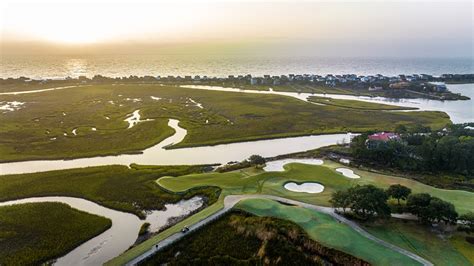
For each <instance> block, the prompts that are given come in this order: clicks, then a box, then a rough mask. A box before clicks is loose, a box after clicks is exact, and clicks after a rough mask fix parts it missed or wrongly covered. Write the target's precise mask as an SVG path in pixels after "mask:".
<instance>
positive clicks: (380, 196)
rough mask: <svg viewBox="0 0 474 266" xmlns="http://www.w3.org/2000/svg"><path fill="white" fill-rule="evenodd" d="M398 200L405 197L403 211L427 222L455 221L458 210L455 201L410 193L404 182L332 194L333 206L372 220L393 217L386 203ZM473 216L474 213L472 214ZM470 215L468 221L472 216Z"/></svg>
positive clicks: (359, 187) (354, 188)
mask: <svg viewBox="0 0 474 266" xmlns="http://www.w3.org/2000/svg"><path fill="white" fill-rule="evenodd" d="M390 197H391V198H394V199H397V200H398V204H399V205H400V200H401V199H402V200H405V199H406V207H405V208H404V211H406V212H410V213H412V214H414V215H416V216H418V219H419V221H420V222H422V223H425V224H432V223H439V222H444V223H445V224H453V223H456V221H457V218H458V213H457V212H456V210H455V207H454V205H453V204H451V203H449V202H446V201H444V200H441V199H439V198H436V197H432V196H431V195H430V194H427V193H420V194H411V189H409V188H407V187H405V186H402V185H399V184H397V185H392V186H390V187H389V188H388V189H387V190H383V189H381V188H377V187H375V186H373V185H364V186H360V185H357V186H355V187H351V188H349V189H347V190H341V191H337V192H335V193H333V194H332V198H331V204H332V205H333V207H334V208H342V210H343V211H344V212H346V211H347V210H350V212H351V213H352V214H353V215H354V216H355V217H356V218H358V219H362V220H371V219H374V218H386V217H390V213H391V210H390V207H389V205H388V203H387V201H388V199H389V198H390ZM470 215H471V216H474V215H472V214H470ZM471 216H469V215H467V216H466V217H463V216H462V217H461V219H463V218H465V220H469V219H471V220H470V221H471V227H470V228H471V229H472V218H473V217H471Z"/></svg>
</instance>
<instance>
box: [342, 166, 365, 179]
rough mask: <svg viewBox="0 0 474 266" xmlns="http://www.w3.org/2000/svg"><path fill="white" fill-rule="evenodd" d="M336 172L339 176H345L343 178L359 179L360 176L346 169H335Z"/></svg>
mask: <svg viewBox="0 0 474 266" xmlns="http://www.w3.org/2000/svg"><path fill="white" fill-rule="evenodd" d="M336 171H337V172H339V173H341V174H342V175H343V176H345V177H349V178H360V176H359V175H356V174H354V171H352V170H351V169H347V168H337V169H336Z"/></svg>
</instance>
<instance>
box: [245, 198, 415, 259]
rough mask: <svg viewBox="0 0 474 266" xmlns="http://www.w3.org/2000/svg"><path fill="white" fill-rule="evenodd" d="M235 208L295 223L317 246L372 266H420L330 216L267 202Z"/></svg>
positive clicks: (246, 203) (259, 201) (261, 200)
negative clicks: (342, 253) (330, 249)
mask: <svg viewBox="0 0 474 266" xmlns="http://www.w3.org/2000/svg"><path fill="white" fill-rule="evenodd" d="M236 208H238V209H241V210H244V211H247V212H250V213H252V214H255V215H258V216H269V217H276V218H280V219H285V220H289V221H292V222H294V223H296V224H298V225H299V226H301V227H302V228H303V229H304V230H305V231H306V233H307V234H308V235H309V236H310V237H311V238H312V239H313V240H315V241H317V242H318V243H320V244H322V245H324V246H327V247H331V248H335V249H337V250H341V251H343V252H346V253H348V254H351V255H353V256H355V257H358V258H361V259H363V260H365V261H368V262H369V263H371V264H373V265H419V263H418V262H416V261H414V260H412V259H410V258H409V257H406V256H404V255H401V254H400V253H398V252H395V251H392V250H390V249H388V248H385V247H383V246H380V245H379V244H377V243H375V242H373V241H371V240H369V239H367V238H365V237H363V236H362V235H360V234H359V233H357V232H356V231H354V230H353V229H352V228H350V227H349V226H347V225H345V224H342V223H339V222H337V221H336V220H335V219H334V218H332V217H331V216H329V215H327V214H323V213H319V212H316V211H313V210H309V209H305V208H301V207H295V206H286V205H283V204H280V203H277V202H275V201H271V200H265V199H252V200H244V201H241V202H240V203H238V205H237V206H236Z"/></svg>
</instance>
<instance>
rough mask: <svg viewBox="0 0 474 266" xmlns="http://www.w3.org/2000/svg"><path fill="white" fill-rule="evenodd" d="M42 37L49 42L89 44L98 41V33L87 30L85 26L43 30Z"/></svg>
mask: <svg viewBox="0 0 474 266" xmlns="http://www.w3.org/2000/svg"><path fill="white" fill-rule="evenodd" d="M42 37H43V38H44V39H46V40H48V41H51V42H58V43H64V44H89V43H95V42H98V41H99V40H100V33H98V32H93V31H88V30H87V29H86V28H77V27H71V28H64V29H63V28H59V29H58V28H56V29H54V30H51V29H49V30H48V31H45V32H44V33H43V34H42Z"/></svg>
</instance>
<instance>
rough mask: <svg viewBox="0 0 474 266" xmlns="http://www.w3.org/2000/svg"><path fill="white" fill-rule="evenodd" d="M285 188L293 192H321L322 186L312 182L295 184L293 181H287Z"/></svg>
mask: <svg viewBox="0 0 474 266" xmlns="http://www.w3.org/2000/svg"><path fill="white" fill-rule="evenodd" d="M284 187H285V189H286V190H289V191H293V192H299V193H311V194H313V193H321V192H323V190H324V186H323V185H321V184H318V183H314V182H307V183H302V184H297V183H295V182H289V183H286V184H285V186H284Z"/></svg>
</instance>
